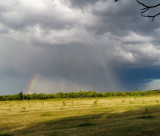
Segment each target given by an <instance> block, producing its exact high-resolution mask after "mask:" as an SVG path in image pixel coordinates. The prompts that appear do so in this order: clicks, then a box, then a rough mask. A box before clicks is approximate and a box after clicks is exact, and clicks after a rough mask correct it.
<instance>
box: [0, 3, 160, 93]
mask: <svg viewBox="0 0 160 136" xmlns="http://www.w3.org/2000/svg"><path fill="white" fill-rule="evenodd" d="M159 29H160V28H159V22H158V19H157V20H155V21H154V22H153V23H151V22H150V21H149V19H144V18H142V17H141V16H140V15H139V6H138V5H137V3H136V1H127V2H126V1H125V0H121V1H120V2H119V3H118V4H117V3H114V2H113V1H112V0H107V1H105V0H81V1H79V0H34V1H31V0H29V1H25V0H8V1H3V2H1V3H0V73H1V78H0V81H3V82H1V84H0V85H1V87H0V90H1V93H2V94H8V93H17V92H19V91H25V90H26V89H27V87H28V84H29V82H30V80H31V79H32V77H33V75H35V74H37V75H39V79H37V84H36V85H35V88H34V91H33V90H32V91H33V93H34V92H43V90H44V92H43V93H54V92H58V91H64V92H65V91H79V90H99V91H120V90H128V86H126V83H128V82H126V80H125V79H123V75H122V74H119V73H124V71H127V70H126V69H130V68H131V67H132V68H134V70H137V68H139V67H143V68H146V67H154V66H156V67H157V66H159V65H160V60H159V59H160V56H159V54H160V48H159V47H160V46H159V38H158V36H157V35H158V34H159ZM134 70H133V72H134ZM129 74H130V72H128V73H126V75H128V76H129ZM124 75H125V74H124ZM145 78H146V77H145ZM122 79H123V80H122ZM126 79H127V77H126ZM141 80H143V78H141ZM130 81H131V82H135V80H132V79H131V80H130ZM145 81H146V80H145ZM148 81H150V80H147V82H148ZM135 84H137V82H135ZM135 84H133V87H132V86H130V88H134V85H135ZM139 84H141V83H139ZM40 88H43V89H42V90H41V89H40ZM142 89H143V88H142Z"/></svg>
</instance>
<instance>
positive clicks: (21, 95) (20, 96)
mask: <svg viewBox="0 0 160 136" xmlns="http://www.w3.org/2000/svg"><path fill="white" fill-rule="evenodd" d="M18 95H19V100H23V93H22V92H20V93H19V94H18Z"/></svg>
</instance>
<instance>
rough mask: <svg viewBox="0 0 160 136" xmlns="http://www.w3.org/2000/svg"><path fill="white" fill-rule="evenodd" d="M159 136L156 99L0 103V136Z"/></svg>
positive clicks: (159, 101) (159, 114)
mask: <svg viewBox="0 0 160 136" xmlns="http://www.w3.org/2000/svg"><path fill="white" fill-rule="evenodd" d="M2 135H3V136H9V135H15V136H64V135H66V136H159V135H160V96H145V97H116V98H76V99H53V100H28V101H27V100H23V101H1V102H0V136H2Z"/></svg>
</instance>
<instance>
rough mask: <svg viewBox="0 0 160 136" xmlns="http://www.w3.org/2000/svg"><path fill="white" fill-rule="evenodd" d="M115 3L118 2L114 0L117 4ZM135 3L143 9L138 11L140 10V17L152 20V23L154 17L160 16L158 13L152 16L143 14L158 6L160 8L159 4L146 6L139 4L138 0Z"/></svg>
mask: <svg viewBox="0 0 160 136" xmlns="http://www.w3.org/2000/svg"><path fill="white" fill-rule="evenodd" d="M117 1H118V0H115V2H117ZM136 1H137V3H138V4H140V5H141V6H143V8H142V9H140V10H141V15H142V16H143V17H148V18H152V22H153V21H154V19H155V17H157V16H159V15H160V12H159V13H157V14H154V15H146V14H145V13H146V12H147V11H149V10H150V9H153V8H157V7H159V6H160V3H159V4H156V5H152V6H148V5H146V4H144V3H142V2H140V1H139V0H136Z"/></svg>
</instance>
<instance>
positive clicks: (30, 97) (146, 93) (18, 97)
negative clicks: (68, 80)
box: [0, 90, 160, 101]
mask: <svg viewBox="0 0 160 136" xmlns="http://www.w3.org/2000/svg"><path fill="white" fill-rule="evenodd" d="M159 94H160V90H148V91H131V92H96V91H88V92H87V91H80V92H68V93H63V92H59V93H56V94H42V93H40V94H37V93H34V94H23V93H22V92H21V93H19V94H15V95H2V96H0V101H8V100H9V101H11V100H34V99H40V100H44V99H54V98H89V97H92V98H95V97H122V96H149V95H159Z"/></svg>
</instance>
